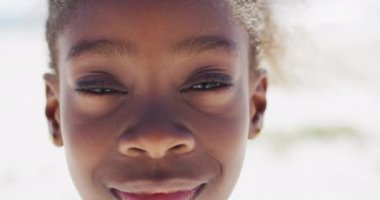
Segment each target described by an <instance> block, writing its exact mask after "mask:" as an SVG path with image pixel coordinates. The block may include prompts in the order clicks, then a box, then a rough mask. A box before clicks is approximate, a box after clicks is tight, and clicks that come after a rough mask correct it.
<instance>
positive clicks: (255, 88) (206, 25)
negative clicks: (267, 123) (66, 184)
mask: <svg viewBox="0 0 380 200" xmlns="http://www.w3.org/2000/svg"><path fill="white" fill-rule="evenodd" d="M156 2H157V1H152V0H138V1H137V0H136V1H132V0H130V1H120V0H98V1H83V3H81V4H80V6H79V7H78V8H77V11H76V12H75V14H74V15H73V16H72V19H71V20H70V21H69V23H68V24H67V25H66V26H65V28H64V30H63V31H62V32H61V33H60V34H59V36H58V42H57V48H58V58H59V60H58V70H59V75H53V74H46V75H45V76H44V78H45V83H46V92H47V105H46V115H47V118H48V121H49V124H50V127H51V131H52V132H53V133H54V134H56V135H57V137H56V138H55V144H56V145H58V146H63V147H64V149H65V152H66V156H67V161H68V166H69V170H70V173H71V176H72V179H73V181H74V184H75V186H76V187H77V189H78V191H79V194H80V196H81V197H82V199H84V200H107V199H109V200H111V199H112V200H113V199H123V200H124V199H128V197H127V196H128V195H126V196H124V197H121V196H122V195H121V194H123V193H124V194H126V193H128V194H156V195H157V194H165V193H175V192H179V191H185V192H186V191H189V192H188V193H189V195H190V193H191V191H193V192H194V193H196V194H191V198H190V199H197V200H227V199H228V197H229V195H230V193H231V191H232V190H233V187H234V185H235V183H236V181H237V179H238V176H239V173H240V169H241V165H242V162H243V158H244V152H245V148H246V143H247V141H248V139H249V138H253V137H254V136H255V134H256V132H257V130H260V129H261V126H262V118H263V113H264V110H265V104H266V102H265V101H266V100H265V90H266V77H265V74H264V73H261V72H260V71H256V70H254V69H253V66H250V63H249V57H248V54H249V39H248V34H247V32H246V31H245V29H244V27H243V26H241V25H240V24H239V22H238V21H237V20H236V19H234V18H233V17H232V16H230V14H229V13H230V12H229V7H228V6H227V4H225V3H222V1H214V0H192V1H178V0H161V1H160V3H156ZM215 2H218V3H215ZM186 200H187V199H186Z"/></svg>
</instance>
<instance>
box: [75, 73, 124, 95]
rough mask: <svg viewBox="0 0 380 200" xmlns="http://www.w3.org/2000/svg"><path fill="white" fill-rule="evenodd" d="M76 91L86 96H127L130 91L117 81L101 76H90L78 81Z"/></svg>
mask: <svg viewBox="0 0 380 200" xmlns="http://www.w3.org/2000/svg"><path fill="white" fill-rule="evenodd" d="M75 91H77V92H79V93H81V94H86V95H96V96H105V95H126V94H128V91H127V90H126V89H125V88H124V87H123V86H122V85H121V84H120V83H119V82H118V81H116V80H114V79H112V78H109V77H102V76H99V75H94V76H89V77H85V78H82V79H80V80H78V81H77V83H76V86H75Z"/></svg>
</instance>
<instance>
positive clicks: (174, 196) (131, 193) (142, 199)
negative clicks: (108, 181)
mask: <svg viewBox="0 0 380 200" xmlns="http://www.w3.org/2000/svg"><path fill="white" fill-rule="evenodd" d="M205 185H206V184H204V183H203V184H198V185H197V186H195V187H194V183H193V182H191V181H189V182H188V181H184V180H182V181H181V180H176V181H169V182H163V183H153V182H145V181H141V182H138V183H134V184H127V185H126V186H123V187H120V188H112V189H111V192H112V194H113V195H114V196H115V197H116V199H117V200H195V199H196V198H197V196H199V194H200V193H201V191H202V189H203V188H204V187H205ZM128 186H129V187H128ZM122 188H124V189H122Z"/></svg>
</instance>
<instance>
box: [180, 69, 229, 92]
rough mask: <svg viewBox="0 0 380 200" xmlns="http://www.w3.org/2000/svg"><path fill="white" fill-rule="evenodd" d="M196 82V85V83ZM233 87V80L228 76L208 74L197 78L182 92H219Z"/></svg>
mask: <svg viewBox="0 0 380 200" xmlns="http://www.w3.org/2000/svg"><path fill="white" fill-rule="evenodd" d="M194 82H195V83H194ZM230 86H232V83H231V78H230V77H229V76H228V75H226V74H220V73H218V74H206V75H203V76H201V77H200V78H197V79H196V80H195V81H191V84H190V86H188V87H185V89H183V90H181V92H186V91H199V92H206V91H217V90H222V89H227V88H229V87H230Z"/></svg>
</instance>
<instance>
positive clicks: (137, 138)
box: [118, 100, 195, 159]
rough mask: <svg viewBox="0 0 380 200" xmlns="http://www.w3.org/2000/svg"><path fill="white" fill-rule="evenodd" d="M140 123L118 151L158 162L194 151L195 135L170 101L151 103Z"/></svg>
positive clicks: (140, 118)
mask: <svg viewBox="0 0 380 200" xmlns="http://www.w3.org/2000/svg"><path fill="white" fill-rule="evenodd" d="M149 102H150V103H149V104H145V105H144V107H145V108H144V109H143V110H144V111H143V112H142V113H141V115H140V116H139V119H138V122H137V123H136V124H134V125H133V126H132V127H130V128H129V129H128V130H126V131H125V133H124V134H123V135H122V136H121V138H120V140H119V142H118V150H119V152H120V153H121V154H123V155H125V156H128V157H140V156H148V157H151V158H154V159H159V158H163V157H165V156H167V155H180V154H185V153H188V152H191V151H192V150H193V149H194V146H195V140H194V137H193V134H192V133H191V132H190V130H188V129H187V128H186V127H185V126H184V125H183V124H181V123H180V122H179V121H178V119H177V118H176V117H175V115H174V114H173V113H175V110H173V108H174V107H170V106H168V105H167V104H168V102H166V103H162V101H158V100H157V101H155V102H152V101H149Z"/></svg>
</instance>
